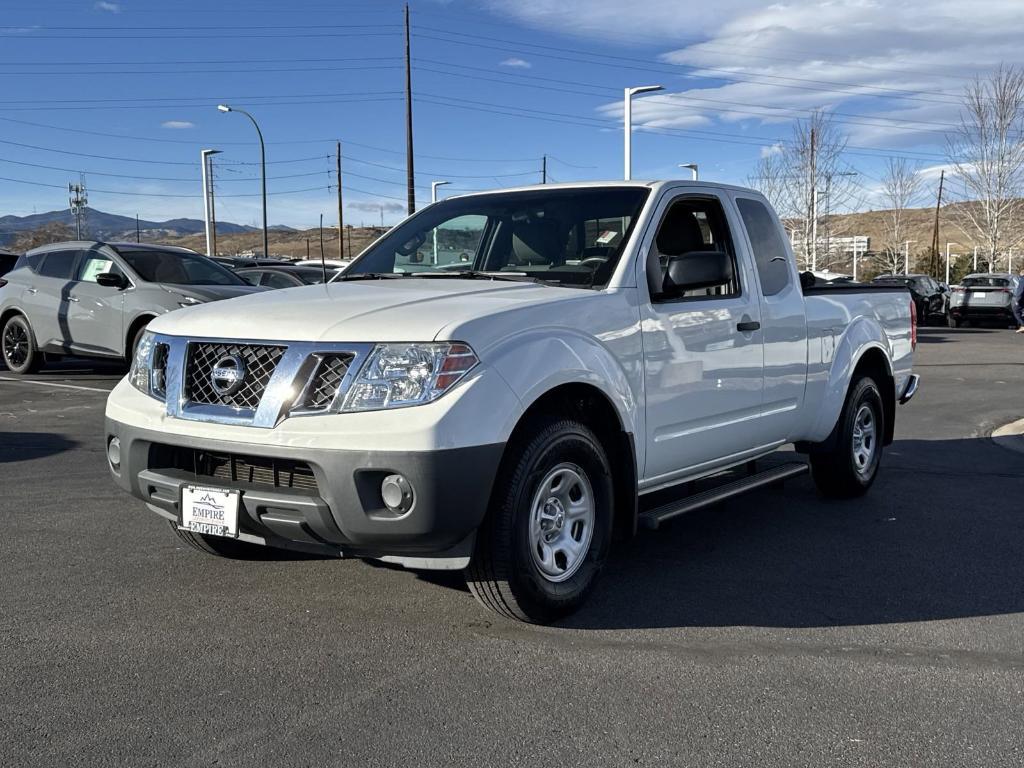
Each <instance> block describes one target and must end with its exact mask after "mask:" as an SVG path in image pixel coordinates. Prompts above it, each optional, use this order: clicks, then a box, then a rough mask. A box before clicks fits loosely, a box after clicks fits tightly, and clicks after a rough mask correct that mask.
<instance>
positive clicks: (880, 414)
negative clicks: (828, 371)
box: [810, 376, 885, 499]
mask: <svg viewBox="0 0 1024 768" xmlns="http://www.w3.org/2000/svg"><path fill="white" fill-rule="evenodd" d="M864 409H867V410H868V411H870V416H869V417H867V418H868V420H869V421H870V423H871V427H872V428H871V432H870V442H871V445H870V458H869V459H868V460H866V461H864V460H862V457H863V455H864V451H865V446H867V437H866V436H865V437H861V439H860V442H859V443H858V440H857V437H856V434H855V433H857V432H858V429H857V427H858V426H859V427H860V430H859V433H860V434H861V435H866V434H867V430H865V429H864V426H865V423H866V422H865V421H864V419H865V417H864ZM884 435H885V409H884V408H883V407H882V395H881V392H880V391H879V389H878V384H877V383H875V380H874V379H872V378H871V377H870V376H861V377H859V378H857V379H855V380H854V381H853V383H852V384H851V385H850V391H849V392H848V393H847V395H846V402H845V404H844V405H843V410H842V413H840V414H839V423H837V424H836V427H835V432H834V434H833V437H834V440H831V441H830V445H833V446H834V448H833V449H831V450H828V451H811V455H810V459H811V475H812V477H813V478H814V484H815V485H816V486H817V487H818V491H819V492H820V493H821V495H822V496H826V497H828V498H833V499H851V498H856V497H857V496H863V495H864V494H865V493H867V491H868V489H869V488H870V487H871V484H872V483H874V482H875V478H876V477H877V476H878V467H879V464H880V462H881V458H882V441H883V436H884Z"/></svg>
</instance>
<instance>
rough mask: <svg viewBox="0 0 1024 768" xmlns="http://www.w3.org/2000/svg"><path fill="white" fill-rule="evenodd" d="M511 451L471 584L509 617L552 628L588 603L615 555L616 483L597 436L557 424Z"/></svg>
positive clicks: (573, 424)
mask: <svg viewBox="0 0 1024 768" xmlns="http://www.w3.org/2000/svg"><path fill="white" fill-rule="evenodd" d="M531 434H533V435H534V436H533V437H531V438H528V439H526V440H524V441H522V442H520V443H519V444H518V445H513V446H511V447H510V451H511V452H510V454H508V456H507V457H506V460H505V461H504V462H503V464H502V470H501V472H500V473H499V478H498V482H497V485H496V486H495V490H494V493H493V494H492V501H491V509H490V510H489V512H488V515H487V518H486V520H485V522H484V524H483V526H482V527H481V529H480V530H479V531H478V533H477V540H476V550H475V552H474V555H473V559H472V561H471V562H470V565H469V568H468V569H467V571H466V581H467V583H468V585H469V589H470V591H471V592H472V593H473V595H474V596H475V597H476V599H477V600H478V601H480V603H482V604H483V605H484V606H485V607H487V608H489V609H490V610H492V611H494V612H496V613H498V614H501V615H502V616H505V617H507V618H511V619H517V620H519V621H527V622H535V623H547V622H551V621H555V620H557V619H559V618H562V617H564V616H567V615H568V614H570V613H572V612H573V611H575V610H576V609H578V608H579V607H580V606H581V605H582V604H583V603H584V601H585V600H586V599H587V597H588V595H589V594H590V592H591V590H592V589H593V587H594V584H595V583H596V580H597V576H598V573H599V572H600V571H601V568H602V566H603V565H604V562H605V559H606V557H607V555H608V548H609V544H610V541H611V532H612V498H613V483H612V473H611V466H610V464H609V462H608V457H607V455H606V453H605V451H604V448H603V447H602V445H601V442H600V441H599V440H598V438H597V436H596V435H595V434H594V432H593V431H592V430H591V429H590V428H589V427H587V426H586V425H585V424H582V423H580V422H578V421H574V420H570V419H556V418H549V419H547V420H545V421H542V422H540V423H539V424H538V425H536V428H535V429H533V430H531Z"/></svg>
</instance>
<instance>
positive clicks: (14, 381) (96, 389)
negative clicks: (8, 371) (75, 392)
mask: <svg viewBox="0 0 1024 768" xmlns="http://www.w3.org/2000/svg"><path fill="white" fill-rule="evenodd" d="M0 381H6V382H8V383H9V384H36V385H38V386H40V387H56V388H57V389H79V390H82V391H83V392H102V393H103V394H105V395H109V394H110V390H109V389H100V388H99V387H82V386H79V385H77V384H55V383H53V382H50V381H33V380H32V379H9V378H7V377H6V376H0Z"/></svg>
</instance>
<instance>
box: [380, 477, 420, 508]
mask: <svg viewBox="0 0 1024 768" xmlns="http://www.w3.org/2000/svg"><path fill="white" fill-rule="evenodd" d="M380 497H381V499H383V500H384V506H385V507H387V508H388V509H389V510H390V511H391V512H397V513H399V514H405V513H406V512H408V511H409V510H410V509H412V501H413V494H412V485H410V484H409V481H408V480H406V479H405V477H404V476H402V475H388V476H387V477H385V478H384V480H383V481H382V482H381V484H380Z"/></svg>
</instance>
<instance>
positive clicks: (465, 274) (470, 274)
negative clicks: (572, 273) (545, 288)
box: [409, 269, 544, 283]
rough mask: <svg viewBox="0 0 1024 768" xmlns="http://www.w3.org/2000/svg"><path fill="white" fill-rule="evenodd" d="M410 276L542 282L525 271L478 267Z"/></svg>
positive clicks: (418, 273)
mask: <svg viewBox="0 0 1024 768" xmlns="http://www.w3.org/2000/svg"><path fill="white" fill-rule="evenodd" d="M409 274H410V276H411V277H434V278H437V279H439V280H440V279H442V278H443V279H447V280H505V281H508V282H513V283H543V282H544V281H543V280H540V279H538V278H536V277H530V276H529V275H527V274H526V273H525V272H485V271H483V270H480V269H466V270H461V271H452V272H442V271H440V270H438V271H437V272H411V273H409Z"/></svg>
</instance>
